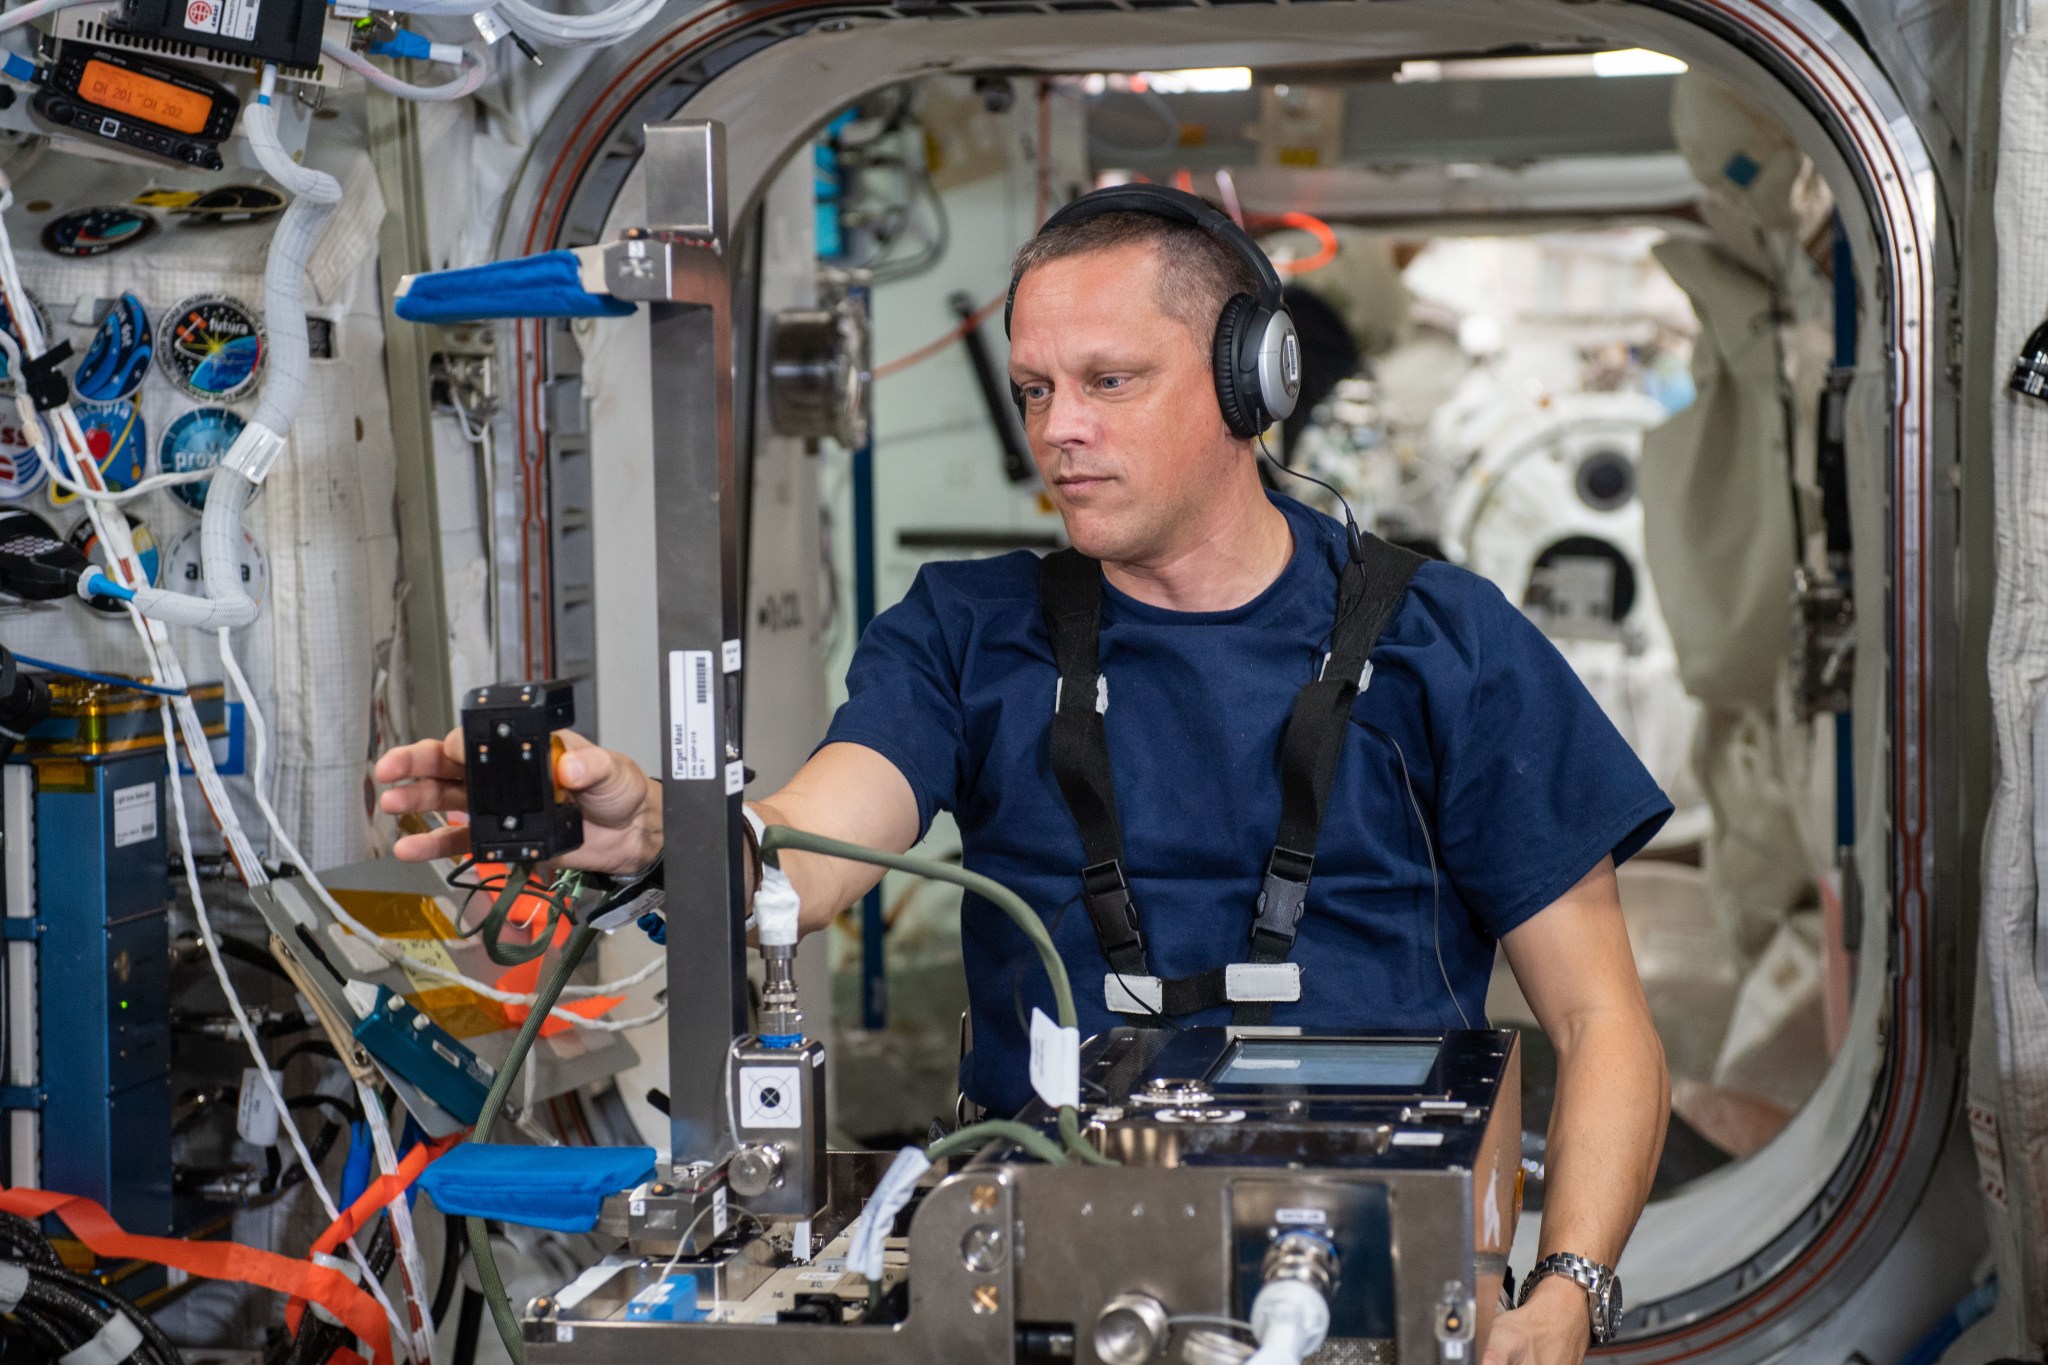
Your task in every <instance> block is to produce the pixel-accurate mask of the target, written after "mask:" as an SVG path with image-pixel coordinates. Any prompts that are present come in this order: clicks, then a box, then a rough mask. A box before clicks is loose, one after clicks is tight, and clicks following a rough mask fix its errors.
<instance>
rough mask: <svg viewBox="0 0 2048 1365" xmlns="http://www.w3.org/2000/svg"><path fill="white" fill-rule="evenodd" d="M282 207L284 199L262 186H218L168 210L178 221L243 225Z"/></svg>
mask: <svg viewBox="0 0 2048 1365" xmlns="http://www.w3.org/2000/svg"><path fill="white" fill-rule="evenodd" d="M283 207H284V196H283V195H281V194H279V193H278V192H277V191H276V190H273V189H269V188H266V187H265V186H262V185H222V186H221V187H220V188H219V189H217V190H208V191H207V192H206V193H204V194H202V195H200V196H199V197H198V198H197V199H194V200H193V201H192V202H190V203H189V204H180V205H178V207H176V208H174V209H172V210H171V212H172V213H174V214H176V215H177V216H178V217H181V218H191V219H193V220H194V221H196V222H202V223H247V222H251V221H253V220H255V219H257V218H262V217H265V216H266V215H269V214H272V213H276V212H277V211H278V210H279V209H281V208H283Z"/></svg>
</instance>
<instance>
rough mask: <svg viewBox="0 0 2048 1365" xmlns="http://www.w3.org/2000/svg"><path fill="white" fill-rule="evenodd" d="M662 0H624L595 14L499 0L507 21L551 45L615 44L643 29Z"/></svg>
mask: <svg viewBox="0 0 2048 1365" xmlns="http://www.w3.org/2000/svg"><path fill="white" fill-rule="evenodd" d="M662 2H663V0H624V3H622V4H616V5H613V6H611V7H610V8H608V9H601V10H598V11H597V12H596V13H594V14H556V13H555V12H554V11H552V10H545V9H542V8H540V6H538V5H534V4H530V3H528V0H499V4H498V10H499V12H500V13H501V14H503V15H504V16H505V19H506V21H507V22H508V23H510V24H511V25H512V27H513V28H514V29H516V30H517V31H519V32H520V33H522V34H524V35H526V36H527V37H529V38H534V39H537V40H539V41H542V42H546V43H548V44H550V45H552V46H554V47H583V46H588V45H592V44H603V43H615V42H618V41H619V40H620V39H622V38H627V37H630V36H631V35H632V34H634V33H635V32H637V31H638V30H640V29H641V28H644V27H645V26H646V25H647V23H648V22H649V21H650V20H652V19H653V18H654V17H655V16H656V15H657V14H659V13H661V9H662Z"/></svg>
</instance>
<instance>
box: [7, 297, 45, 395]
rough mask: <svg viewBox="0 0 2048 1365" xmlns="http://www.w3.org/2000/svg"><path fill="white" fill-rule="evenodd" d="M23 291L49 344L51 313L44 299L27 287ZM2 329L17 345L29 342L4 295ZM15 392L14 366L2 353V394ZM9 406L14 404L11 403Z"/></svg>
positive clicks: (39, 328) (24, 344)
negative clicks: (46, 310) (16, 323)
mask: <svg viewBox="0 0 2048 1365" xmlns="http://www.w3.org/2000/svg"><path fill="white" fill-rule="evenodd" d="M22 292H23V293H24V294H28V306H29V308H30V309H31V310H33V311H34V313H35V315H36V323H37V325H38V328H37V329H38V330H39V331H41V332H42V334H43V340H44V342H45V343H46V344H47V343H48V341H49V339H50V315H49V314H48V313H46V312H44V311H43V301H42V300H41V299H39V298H37V297H36V296H35V295H34V294H29V293H28V291H27V290H26V289H24V290H23V291H22ZM0 329H4V330H5V331H6V333H7V335H8V336H10V337H13V338H14V344H15V345H17V346H23V347H25V346H26V344H27V343H25V342H23V341H22V339H21V328H20V327H18V326H16V325H15V322H14V310H13V309H12V308H9V307H8V306H7V300H6V299H5V298H4V297H0ZM13 392H14V372H13V368H12V366H10V365H9V364H8V361H7V357H6V355H5V354H0V394H4V393H13ZM9 406H12V405H11V404H10V405H9Z"/></svg>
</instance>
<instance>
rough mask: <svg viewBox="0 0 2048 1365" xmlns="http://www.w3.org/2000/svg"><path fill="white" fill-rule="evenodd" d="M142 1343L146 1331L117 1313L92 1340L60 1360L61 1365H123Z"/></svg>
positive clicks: (60, 1357) (58, 1362)
mask: <svg viewBox="0 0 2048 1365" xmlns="http://www.w3.org/2000/svg"><path fill="white" fill-rule="evenodd" d="M141 1344H142V1329H141V1328H140V1327H137V1326H136V1325H135V1324H134V1322H132V1321H131V1320H130V1319H129V1317H128V1315H127V1314H126V1313H116V1314H114V1316H112V1317H110V1318H108V1319H107V1321H106V1325H105V1326H103V1327H101V1328H100V1330H99V1331H97V1332H95V1333H94V1334H93V1338H92V1340H91V1341H88V1342H86V1343H85V1344H84V1345H83V1346H76V1347H73V1348H72V1349H71V1350H69V1351H66V1352H65V1353H64V1354H63V1355H61V1356H58V1357H57V1365H121V1362H122V1361H124V1360H126V1359H127V1358H128V1357H129V1356H132V1355H134V1354H135V1348H136V1347H138V1346H140V1345H141Z"/></svg>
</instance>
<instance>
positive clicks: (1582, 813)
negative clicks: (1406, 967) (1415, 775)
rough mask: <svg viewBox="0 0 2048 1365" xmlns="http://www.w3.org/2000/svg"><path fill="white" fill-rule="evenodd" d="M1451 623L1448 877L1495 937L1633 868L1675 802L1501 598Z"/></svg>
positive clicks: (1488, 594)
mask: <svg viewBox="0 0 2048 1365" xmlns="http://www.w3.org/2000/svg"><path fill="white" fill-rule="evenodd" d="M1463 606H1464V608H1465V610H1463V611H1461V612H1459V613H1457V614H1456V615H1457V617H1458V618H1461V620H1460V629H1459V630H1458V634H1460V635H1462V636H1463V637H1464V638H1463V639H1461V640H1460V641H1459V642H1458V643H1459V645H1460V647H1461V652H1463V653H1464V654H1465V657H1466V658H1467V659H1468V660H1469V661H1470V663H1471V666H1472V672H1471V673H1470V674H1469V675H1468V676H1467V677H1466V678H1465V679H1464V680H1463V681H1464V683H1465V686H1463V687H1462V688H1459V687H1454V688H1450V689H1447V693H1448V695H1447V696H1446V697H1445V698H1444V705H1443V708H1442V710H1440V711H1438V709H1437V708H1436V707H1434V706H1433V707H1432V708H1431V709H1432V711H1436V712H1437V713H1436V714H1434V715H1433V716H1432V721H1433V723H1434V725H1435V727H1436V749H1437V755H1436V757H1437V763H1438V773H1439V774H1440V777H1439V781H1438V785H1437V832H1438V840H1439V842H1440V844H1441V850H1440V851H1441V856H1442V858H1443V863H1444V871H1445V873H1446V875H1448V876H1449V878H1450V879H1451V881H1452V882H1453V883H1454V884H1455V885H1456V886H1457V888H1458V893H1459V896H1460V898H1461V899H1463V901H1464V902H1465V904H1466V905H1467V906H1469V907H1470V908H1471V911H1472V913H1473V916H1474V917H1475V919H1476V920H1477V921H1478V923H1479V927H1480V928H1481V929H1483V930H1484V931H1485V932H1486V933H1487V934H1488V935H1490V936H1491V937H1493V938H1495V939H1498V938H1500V937H1501V936H1503V935H1505V934H1506V933H1507V932H1508V931H1509V930H1511V929H1513V928H1514V927H1515V926H1516V925H1518V924H1521V923H1522V922H1523V921H1524V920H1526V919H1528V918H1529V917H1530V916H1531V915H1534V914H1535V913H1536V912H1537V911H1539V910H1542V909H1543V908H1544V907H1545V906H1547V905H1549V904H1550V903H1551V902H1553V901H1555V900H1556V899H1557V898H1558V897H1560V896H1562V895H1563V894H1564V893H1565V892H1567V891H1569V890H1571V888H1572V887H1573V886H1575V885H1576V884H1577V883H1578V881H1579V879H1580V878H1582V877H1584V876H1585V875H1586V874H1587V873H1588V872H1590V871H1592V870H1593V869H1594V868H1595V867H1597V866H1598V865H1599V863H1600V860H1601V859H1602V858H1605V857H1608V856H1609V855H1612V856H1613V858H1614V861H1615V864H1616V865H1617V866H1619V865H1620V864H1621V863H1622V862H1623V861H1625V860H1626V859H1628V858H1629V857H1631V856H1632V855H1634V854H1635V853H1636V852H1637V851H1638V850H1640V849H1641V848H1642V847H1643V845H1644V844H1646V843H1648V842H1649V840H1650V837H1651V836H1652V835H1654V834H1655V833H1656V832H1657V830H1658V829H1659V828H1660V827H1661V826H1662V825H1663V823H1664V821H1665V820H1666V819H1667V818H1669V816H1670V815H1671V802H1670V801H1669V800H1668V799H1666V797H1665V795H1664V793H1663V791H1662V790H1661V789H1659V787H1658V786H1657V783H1656V781H1655V779H1653V778H1652V777H1651V776H1650V774H1649V771H1648V769H1646V768H1644V767H1643V764H1642V761H1641V760H1640V759H1638V758H1637V757H1636V755H1635V751H1634V750H1633V749H1631V748H1630V747H1629V744H1628V741H1627V740H1625V739H1623V738H1622V736H1621V732H1620V731H1618V730H1616V729H1615V728H1614V723H1613V722H1612V721H1610V720H1609V719H1608V718H1607V713H1606V712H1605V711H1603V710H1601V708H1600V703H1599V702H1597V701H1595V700H1594V699H1593V695H1592V693H1590V692H1588V691H1587V690H1586V686H1585V684H1584V683H1582V682H1581V681H1579V676H1578V674H1577V673H1575V672H1573V671H1572V667H1571V665H1570V664H1569V663H1567V662H1566V661H1565V659H1564V656H1563V655H1561V654H1559V653H1558V651H1557V648H1556V646H1554V645H1552V644H1551V643H1550V641H1549V640H1548V639H1546V638H1545V637H1544V635H1543V632H1542V631H1540V630H1538V629H1537V628H1536V625H1535V623H1533V622H1532V621H1530V620H1529V619H1528V618H1527V617H1526V616H1524V615H1523V614H1522V613H1521V612H1520V611H1518V610H1516V609H1515V607H1514V606H1513V604H1511V603H1510V602H1509V601H1508V600H1507V599H1506V598H1505V597H1503V596H1502V595H1501V593H1500V591H1499V589H1498V588H1496V587H1494V586H1493V585H1492V584H1490V583H1480V584H1475V585H1474V586H1473V588H1472V590H1471V592H1470V593H1469V595H1468V600H1467V601H1466V602H1465V603H1464V604H1463Z"/></svg>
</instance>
